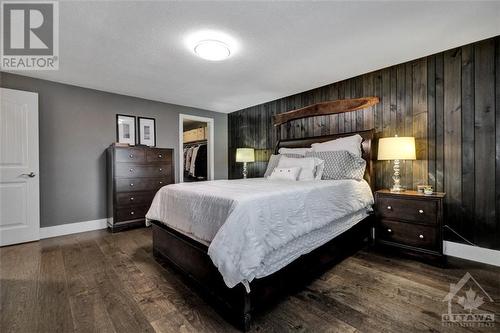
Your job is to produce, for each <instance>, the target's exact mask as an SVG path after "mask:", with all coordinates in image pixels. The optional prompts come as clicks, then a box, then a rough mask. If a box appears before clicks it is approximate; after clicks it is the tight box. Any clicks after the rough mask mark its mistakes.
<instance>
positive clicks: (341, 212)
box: [146, 178, 373, 290]
mask: <svg viewBox="0 0 500 333" xmlns="http://www.w3.org/2000/svg"><path fill="white" fill-rule="evenodd" d="M372 204H373V196H372V192H371V189H370V187H369V185H368V183H366V182H365V181H364V180H363V181H356V180H318V181H300V182H297V181H284V180H268V179H265V178H253V179H246V180H217V181H209V182H200V183H182V184H174V185H168V186H165V187H163V188H162V189H161V190H160V191H158V193H157V194H156V196H155V198H154V200H153V203H152V205H151V208H150V210H149V212H148V213H147V215H146V218H147V219H150V220H158V221H161V222H164V223H166V224H167V225H169V226H171V227H173V228H175V229H177V230H179V231H181V232H183V233H185V234H187V235H189V236H191V237H193V238H195V239H197V240H200V241H202V242H204V243H206V244H210V246H209V249H208V254H209V255H210V257H211V259H212V261H213V263H214V264H215V266H217V267H218V269H219V271H220V273H221V274H222V277H223V278H224V281H225V282H226V284H227V285H228V286H229V287H234V286H235V285H237V284H238V283H240V282H241V283H243V284H244V285H245V286H246V287H247V290H248V283H249V282H251V281H252V280H253V279H254V278H256V277H261V276H262V275H263V272H271V273H272V272H274V271H277V270H278V269H280V268H282V267H284V266H285V265H286V264H288V263H289V260H275V259H273V260H271V262H273V263H274V266H273V267H263V266H265V265H266V263H269V262H270V260H269V258H273V254H274V255H275V254H276V253H277V252H280V251H281V252H283V248H284V247H286V246H287V244H293V241H294V240H295V241H296V240H297V239H300V238H304V236H305V235H307V234H310V233H312V232H313V231H316V233H317V234H318V235H320V234H322V232H321V230H319V229H322V228H327V227H329V226H330V225H332V224H335V221H336V220H339V219H342V218H344V219H346V218H347V217H349V215H352V214H354V213H356V212H359V211H360V210H363V212H364V214H366V210H367V209H369V207H370V206H371V205H372ZM358 220H359V219H358ZM332 221H333V222H332ZM356 222H357V221H356ZM330 229H331V228H330ZM328 230H329V229H328ZM318 231H319V232H318ZM332 235H334V234H332ZM333 237H334V236H333ZM324 242H325V241H322V243H324ZM319 245H321V244H319ZM319 245H317V246H319ZM317 246H316V247H317ZM302 248H303V249H301V250H300V253H295V255H296V256H297V255H301V254H304V253H307V252H310V251H311V250H313V249H314V248H304V247H302ZM285 252H286V251H285ZM296 252H297V251H296ZM276 265H282V266H281V267H276ZM268 274H270V273H268Z"/></svg>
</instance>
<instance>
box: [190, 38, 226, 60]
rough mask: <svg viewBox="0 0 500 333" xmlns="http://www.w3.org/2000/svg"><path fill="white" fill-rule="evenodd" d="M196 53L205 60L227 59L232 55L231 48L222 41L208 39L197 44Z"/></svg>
mask: <svg viewBox="0 0 500 333" xmlns="http://www.w3.org/2000/svg"><path fill="white" fill-rule="evenodd" d="M194 53H196V54H197V55H198V56H199V57H200V58H203V59H205V60H210V61H220V60H224V59H227V58H228V57H229V56H230V55H231V50H230V49H229V47H228V46H227V45H226V44H225V43H223V42H221V41H218V40H212V39H208V40H203V41H201V42H199V43H198V44H196V46H195V47H194Z"/></svg>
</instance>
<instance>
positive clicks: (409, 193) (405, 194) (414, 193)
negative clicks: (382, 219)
mask: <svg viewBox="0 0 500 333" xmlns="http://www.w3.org/2000/svg"><path fill="white" fill-rule="evenodd" d="M375 193H381V194H389V195H393V196H403V197H419V198H444V197H445V195H446V193H443V192H434V193H433V194H423V193H419V192H417V191H412V190H406V191H404V192H391V191H390V190H388V189H383V190H378V191H375Z"/></svg>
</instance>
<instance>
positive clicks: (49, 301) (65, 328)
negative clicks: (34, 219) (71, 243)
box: [35, 239, 74, 332]
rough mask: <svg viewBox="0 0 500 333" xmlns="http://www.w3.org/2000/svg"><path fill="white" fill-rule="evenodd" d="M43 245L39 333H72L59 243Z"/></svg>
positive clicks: (39, 288)
mask: <svg viewBox="0 0 500 333" xmlns="http://www.w3.org/2000/svg"><path fill="white" fill-rule="evenodd" d="M40 244H41V245H42V251H41V262H40V276H39V282H38V294H37V313H36V315H35V318H36V319H37V320H38V325H37V330H36V331H37V332H73V331H74V324H73V317H72V314H71V308H70V306H69V293H68V284H67V280H66V271H65V269H64V260H63V256H62V252H61V249H60V247H59V246H58V244H57V240H54V239H49V240H43V241H41V242H40Z"/></svg>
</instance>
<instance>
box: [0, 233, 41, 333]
mask: <svg viewBox="0 0 500 333" xmlns="http://www.w3.org/2000/svg"><path fill="white" fill-rule="evenodd" d="M40 260H41V249H40V244H39V243H27V244H21V245H16V246H10V247H4V248H0V331H1V332H35V331H36V325H37V322H36V320H26V318H33V319H34V318H35V314H36V311H37V306H38V304H37V287H38V275H39V272H40Z"/></svg>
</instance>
